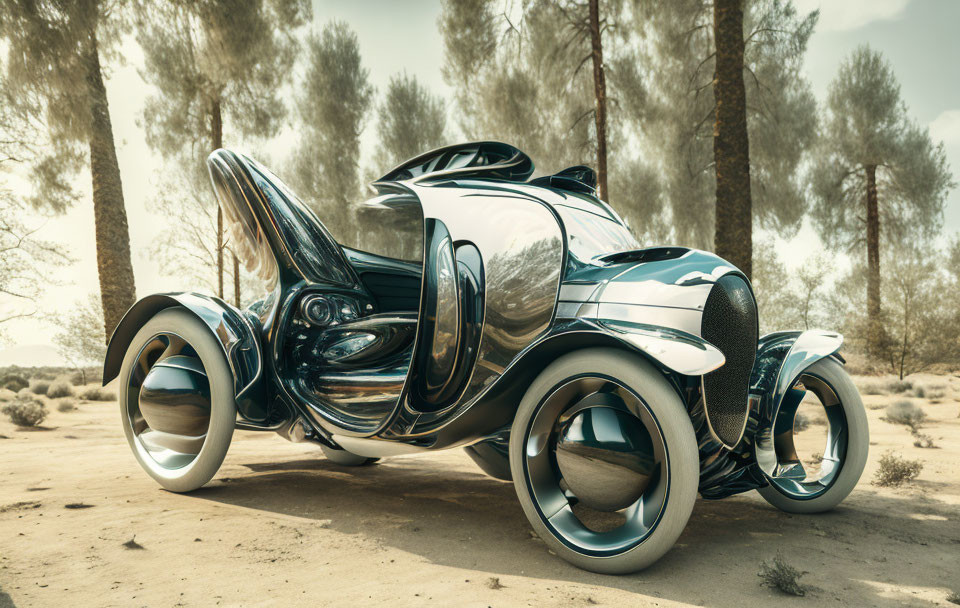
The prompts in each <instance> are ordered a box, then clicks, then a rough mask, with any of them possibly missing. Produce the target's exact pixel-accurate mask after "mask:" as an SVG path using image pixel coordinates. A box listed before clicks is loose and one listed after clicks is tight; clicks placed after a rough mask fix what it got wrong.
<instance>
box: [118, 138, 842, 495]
mask: <svg viewBox="0 0 960 608" xmlns="http://www.w3.org/2000/svg"><path fill="white" fill-rule="evenodd" d="M208 166H209V170H210V175H211V180H212V183H213V186H214V190H215V191H216V194H217V198H218V200H219V203H220V205H221V208H222V209H223V211H224V216H225V218H226V221H227V222H226V223H227V226H228V227H229V231H230V235H231V239H232V242H233V243H234V247H235V248H236V249H237V250H238V251H239V252H240V256H241V257H242V258H243V261H244V262H245V263H246V265H247V267H248V269H250V270H251V271H255V272H256V273H257V274H258V276H260V278H261V279H263V280H264V281H265V283H266V285H267V288H268V293H267V295H266V296H265V297H264V298H262V299H260V300H258V301H257V302H256V303H254V304H253V305H251V306H250V307H248V308H247V309H245V310H238V309H237V308H235V307H234V306H232V305H230V304H227V303H226V302H224V301H222V300H220V299H218V298H213V297H208V296H203V295H199V294H193V293H179V294H159V295H153V296H149V297H147V298H145V299H143V300H141V301H140V302H138V303H137V304H136V305H135V306H134V307H133V308H131V309H130V311H129V312H128V313H127V315H126V316H125V317H124V319H123V320H122V321H121V323H120V324H119V326H118V327H117V329H116V331H115V332H114V334H113V336H112V338H111V340H110V345H109V348H108V353H107V357H106V361H105V364H104V381H105V382H107V381H110V380H111V379H113V378H115V377H117V376H118V375H122V374H121V363H122V360H123V358H124V353H125V352H126V351H127V349H128V347H129V346H130V345H131V341H132V340H133V339H134V336H135V334H136V333H137V331H138V330H139V328H140V327H142V326H143V325H144V324H145V323H146V322H147V321H148V320H149V319H150V318H152V317H154V316H155V315H156V314H157V313H158V312H159V311H161V310H164V309H166V308H172V307H180V308H183V309H185V310H187V311H189V313H191V314H192V315H193V316H195V317H196V318H198V319H200V320H201V321H202V322H203V323H204V324H205V325H206V327H207V328H208V329H209V331H210V333H211V334H212V335H214V336H215V337H216V339H217V341H218V343H219V344H220V345H221V347H222V350H223V354H224V356H225V357H226V360H227V361H228V363H229V367H230V371H231V373H232V374H233V379H234V397H235V400H236V405H237V413H238V420H237V426H238V427H239V428H242V429H247V430H270V431H277V432H280V433H281V434H282V435H283V436H285V437H286V438H288V439H291V440H294V441H302V440H310V441H315V442H318V443H320V444H322V445H324V446H326V448H328V449H334V450H346V451H347V452H349V453H351V454H356V455H359V456H362V457H370V458H376V457H382V456H389V455H393V454H402V453H408V452H416V451H425V450H436V449H444V448H452V447H466V448H467V450H468V453H469V454H470V455H471V457H473V458H474V460H476V461H477V462H478V464H480V466H481V467H482V468H483V469H484V470H485V471H487V472H488V473H489V474H491V475H494V476H496V477H500V478H509V476H510V465H509V464H508V447H507V446H508V442H509V436H510V430H511V424H512V423H513V421H514V418H515V415H516V411H517V406H518V403H519V402H520V400H521V398H522V397H523V395H524V392H525V391H526V390H527V388H528V387H529V386H530V384H531V382H533V380H534V379H535V378H536V377H537V376H538V374H540V373H541V372H542V371H543V370H544V369H545V368H547V366H548V365H550V363H551V362H553V361H554V360H556V359H557V358H558V357H560V356H562V355H564V354H565V353H569V352H572V351H577V350H579V349H585V348H594V347H605V348H611V349H619V350H620V351H623V352H625V353H633V354H635V355H640V356H642V357H643V358H645V359H647V360H648V361H649V362H651V363H652V364H653V365H654V366H655V367H656V369H658V370H659V371H660V372H661V373H662V374H663V376H664V377H665V378H667V379H668V381H669V383H670V386H671V387H672V388H673V389H674V390H675V391H676V393H677V395H678V396H679V398H680V400H681V401H682V403H683V404H684V405H685V407H686V409H687V413H688V414H689V417H690V420H691V422H692V424H693V428H694V431H695V433H696V439H697V442H698V449H699V458H700V482H699V491H700V494H701V495H702V496H704V497H707V498H719V497H722V496H726V495H729V494H734V493H738V492H744V491H747V490H750V489H753V488H758V487H762V486H766V485H767V484H768V483H770V480H771V479H775V478H777V477H778V476H779V477H784V478H792V476H793V475H794V473H793V472H795V471H796V470H797V469H796V466H797V465H798V463H796V462H794V460H795V458H793V460H791V454H790V453H789V452H790V451H791V449H790V446H792V443H790V444H789V445H787V443H784V442H780V441H779V440H778V437H779V436H780V435H781V434H782V433H783V432H785V431H784V429H787V430H789V429H792V424H793V416H794V414H795V412H796V407H797V405H798V403H799V402H798V401H797V394H796V393H797V389H796V386H797V385H798V381H799V378H800V377H801V376H802V375H803V374H804V372H805V370H807V369H808V368H809V367H810V366H811V365H813V364H814V363H816V362H817V361H819V360H821V359H824V358H828V357H836V358H839V355H838V354H837V351H838V349H839V348H840V346H841V344H842V338H841V336H839V335H838V334H835V333H830V332H823V331H805V332H778V333H775V334H770V335H767V336H762V337H760V336H758V324H757V311H756V303H755V299H754V296H753V292H752V287H751V286H750V283H749V281H748V280H747V278H746V277H745V276H744V275H743V274H742V273H741V272H740V271H739V270H738V269H737V268H735V267H733V266H732V265H731V264H729V263H728V262H726V261H724V260H723V259H721V258H719V257H717V256H715V255H713V254H711V253H708V252H705V251H698V250H694V249H689V248H685V247H649V248H643V247H641V246H640V245H639V243H637V242H636V240H635V239H634V237H633V235H632V234H631V232H630V230H629V228H628V227H627V226H626V224H625V223H624V222H623V221H622V220H621V219H620V218H619V217H618V216H617V214H616V213H615V212H614V210H613V209H612V208H611V207H610V206H609V205H607V204H606V203H604V202H603V201H601V200H599V199H598V198H597V197H596V196H595V193H594V185H595V177H594V175H593V172H592V171H591V170H590V169H588V168H586V167H573V168H571V169H568V170H565V171H562V172H560V173H558V174H555V175H551V176H545V177H539V178H536V179H532V180H531V179H530V176H531V175H532V173H533V163H532V161H531V160H530V159H529V158H528V157H527V156H526V155H525V154H523V153H522V152H520V151H519V150H517V149H516V148H513V147H511V146H508V145H506V144H501V143H496V142H479V143H472V144H464V145H458V146H450V147H447V148H442V149H439V150H435V151H432V152H428V153H426V154H424V155H422V156H420V157H417V158H414V159H412V160H410V161H408V162H406V163H404V164H402V165H401V166H399V167H397V168H395V169H394V170H392V171H390V172H389V173H387V174H386V175H384V176H383V177H382V178H380V179H379V180H377V181H376V182H374V183H373V184H372V188H373V190H374V191H375V195H374V196H373V198H371V199H370V200H369V201H367V202H366V203H364V205H363V209H364V210H367V211H376V212H384V213H386V214H388V215H389V214H390V213H402V214H405V216H414V217H420V218H422V220H420V221H422V242H423V255H422V258H421V259H420V260H417V261H408V260H403V259H398V258H393V257H387V256H383V255H377V254H373V253H369V252H365V251H360V250H358V249H352V248H349V247H344V246H342V245H341V244H339V243H338V242H337V241H336V240H335V239H334V238H333V236H332V235H331V234H330V232H328V231H327V229H326V228H325V227H324V225H323V224H322V223H321V222H320V220H318V219H317V217H316V216H315V215H314V214H313V212H312V211H311V210H310V209H309V208H308V207H307V206H305V205H304V204H303V203H302V202H300V200H299V199H297V197H296V196H294V195H293V194H292V193H291V192H290V191H289V190H288V189H287V187H286V186H284V185H283V183H282V182H281V181H280V180H279V179H278V178H276V176H274V175H273V174H272V173H270V172H269V171H267V170H266V169H265V168H263V167H262V166H260V165H259V164H257V163H256V162H255V161H252V160H251V159H249V158H247V157H244V156H242V155H239V154H236V153H234V152H230V151H228V150H218V151H216V152H214V153H213V154H211V156H210V158H209V160H208ZM181 356H182V355H181ZM174 363H176V362H174ZM149 365H150V363H149V361H146V360H145V361H144V363H143V364H142V366H141V367H144V368H146V367H149ZM168 367H170V366H169V365H168V366H166V367H164V369H163V370H162V371H161V372H157V374H161V373H162V374H166V375H167V376H170V374H172V373H173V372H170V371H169V369H167V368H168ZM155 369H156V368H155ZM145 373H146V374H147V377H146V380H142V383H143V386H146V387H149V389H150V390H149V391H145V390H140V392H141V393H144V394H146V392H149V395H148V397H149V399H150V402H149V403H148V404H147V405H146V406H142V407H141V409H145V412H146V413H145V415H148V414H149V413H150V412H154V411H156V409H157V408H158V407H159V406H158V405H156V404H157V403H163V402H164V400H163V396H162V395H160V396H157V395H158V394H159V393H158V391H159V392H162V386H161V385H162V378H161V377H160V376H159V375H154V376H151V374H154V372H153V371H152V370H151V371H145ZM184 373H186V372H184ZM190 373H193V372H190ZM194 375H195V374H194ZM192 378H193V376H191V379H192ZM126 381H127V380H126V379H124V378H121V382H126ZM191 381H192V380H191ZM138 382H140V380H138ZM138 386H139V384H138ZM138 390H139V389H138ZM176 390H181V389H180V388H178V387H171V388H170V391H171V395H173V393H174V392H175V391H176ZM618 390H619V389H618ZM802 392H803V391H800V393H802ZM131 394H132V395H135V394H136V393H131ZM198 394H199V392H198ZM801 397H802V394H801ZM133 398H134V397H131V399H133ZM145 398H146V397H144V396H142V395H141V397H140V399H141V400H143V399H145ZM171 398H172V397H171ZM630 399H632V398H630ZM630 399H628V401H629V400H630ZM784 404H786V406H785V405H784ZM131 407H133V406H131ZM151 408H152V409H151ZM134 409H136V408H134ZM581 409H582V408H581ZM628 409H629V408H628ZM633 410H637V411H640V410H643V408H642V407H641V406H640V405H639V404H637V405H634V406H633ZM558 411H559V410H558ZM624 411H627V410H621V411H620V413H617V412H612V413H611V412H609V411H608V412H606V413H604V412H600V413H597V412H588V413H587V414H584V416H582V418H581V419H579V421H578V424H579V425H581V426H583V427H584V428H587V427H592V426H598V425H602V424H605V425H610V424H613V425H614V426H615V425H616V424H618V422H617V421H618V420H626V419H627V418H628V416H627V417H625V414H623V412H624ZM643 411H646V410H643ZM638 416H639V415H638ZM643 416H645V417H649V416H648V414H646V413H645V414H643ZM639 419H640V418H631V420H633V422H624V423H623V426H621V427H620V428H619V430H617V432H615V433H613V436H616V437H618V438H619V439H617V442H619V443H616V442H615V443H616V445H618V446H620V447H617V448H615V449H617V450H621V451H622V450H627V449H628V448H629V446H630V445H632V444H631V441H632V440H631V437H632V436H634V435H635V433H634V432H633V430H632V427H631V426H630V425H631V424H634V425H636V424H638V422H637V420H639ZM578 428H579V427H578ZM838 428H839V427H838ZM158 436H161V435H159V434H158ZM161 437H162V436H161ZM833 440H834V441H835V442H836V443H837V444H838V445H839V443H840V442H842V441H843V440H844V438H843V437H842V432H838V433H837V436H836V437H834V438H833ZM590 441H591V440H590V439H589V433H588V434H582V433H581V434H579V435H578V434H575V433H574V434H571V433H570V432H569V429H568V432H565V433H564V434H563V435H562V437H560V440H559V442H558V447H557V457H556V458H557V460H558V461H559V463H560V464H559V466H560V467H561V469H562V468H563V467H564V466H567V467H568V468H570V467H575V466H576V463H577V462H578V461H577V458H579V456H577V454H579V453H580V452H582V450H583V449H589V448H591V446H590V445H586V448H585V443H586V444H589V443H590ZM781 444H782V445H781ZM624 446H627V447H624ZM593 447H596V446H593ZM629 449H633V448H629ZM657 449H660V448H657ZM578 450H579V451H580V452H578ZM565 462H566V463H573V464H567V465H564V463H565ZM537 466H540V465H537ZM801 469H802V467H801ZM571 470H572V469H571ZM791 471H793V472H791ZM631 475H632V477H631V478H635V477H636V475H635V474H631ZM570 478H571V479H575V478H576V479H577V480H578V481H577V482H576V484H574V485H577V484H579V485H580V486H581V487H586V486H588V485H590V483H591V481H592V480H590V479H589V476H586V477H585V476H583V475H581V476H580V477H577V476H576V475H573V474H571V476H570ZM606 499H609V500H606ZM633 500H636V493H631V492H627V493H626V494H624V495H622V496H619V495H617V494H616V493H614V494H612V495H611V496H609V497H603V496H597V497H595V500H594V502H595V503H597V504H614V505H621V506H622V505H624V504H628V503H630V502H631V501H633Z"/></svg>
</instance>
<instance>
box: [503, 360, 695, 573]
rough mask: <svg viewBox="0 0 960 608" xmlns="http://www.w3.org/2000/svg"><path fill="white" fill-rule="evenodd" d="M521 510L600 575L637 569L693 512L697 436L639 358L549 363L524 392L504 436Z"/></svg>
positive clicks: (557, 546)
mask: <svg viewBox="0 0 960 608" xmlns="http://www.w3.org/2000/svg"><path fill="white" fill-rule="evenodd" d="M510 468H511V471H512V475H513V480H514V486H515V488H516V491H517V495H518V497H519V499H520V503H521V505H522V506H523V510H524V513H525V514H526V515H527V518H528V519H529V520H530V524H531V525H532V526H533V528H534V530H535V531H536V532H537V534H538V535H539V536H540V538H542V539H543V540H544V542H546V544H547V545H548V546H549V547H550V548H551V549H552V550H553V551H555V552H556V553H557V554H558V555H559V556H561V557H562V558H563V559H565V560H567V561H569V562H571V563H573V564H574V565H576V566H579V567H581V568H584V569H586V570H591V571H594V572H601V573H605V574H623V573H629V572H635V571H637V570H641V569H643V568H646V567H647V566H649V565H650V564H652V563H654V562H655V561H657V560H658V559H659V558H660V557H661V556H662V555H663V554H664V553H666V552H667V551H668V550H669V549H670V548H671V547H672V546H673V545H674V543H675V542H676V540H677V538H678V537H679V536H680V533H681V532H682V531H683V529H684V527H685V526H686V524H687V520H688V519H689V517H690V513H691V512H692V510H693V505H694V503H695V501H696V497H697V485H698V481H699V459H698V452H697V442H696V437H695V435H694V431H693V426H692V424H691V423H690V418H689V416H688V415H687V412H686V410H685V409H684V407H683V404H682V402H681V400H680V397H679V396H678V395H677V393H676V391H674V390H673V388H671V386H670V385H669V384H668V383H667V381H666V379H665V378H664V376H663V374H661V373H660V372H658V371H657V370H656V369H655V368H654V367H653V366H652V365H651V364H650V363H649V362H648V361H647V360H645V359H643V358H642V357H639V356H637V355H632V354H628V353H625V352H623V351H619V350H613V349H585V350H582V351H578V352H575V353H571V354H569V355H566V356H564V357H561V358H560V359H557V360H556V361H555V362H554V363H552V364H551V365H550V366H549V367H547V369H545V370H544V371H543V372H542V373H541V374H540V375H539V376H538V377H537V379H536V380H535V381H534V382H533V384H532V385H531V386H530V388H529V389H528V390H527V392H526V394H525V395H524V397H523V400H522V401H521V403H520V407H519V409H518V411H517V416H516V419H515V420H514V423H513V427H512V430H511V436H510Z"/></svg>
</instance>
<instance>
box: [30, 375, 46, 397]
mask: <svg viewBox="0 0 960 608" xmlns="http://www.w3.org/2000/svg"><path fill="white" fill-rule="evenodd" d="M49 389H50V381H49V380H42V379H40V380H37V379H34V380H32V381H30V391H31V392H33V394H34V395H46V394H47V391H48V390H49Z"/></svg>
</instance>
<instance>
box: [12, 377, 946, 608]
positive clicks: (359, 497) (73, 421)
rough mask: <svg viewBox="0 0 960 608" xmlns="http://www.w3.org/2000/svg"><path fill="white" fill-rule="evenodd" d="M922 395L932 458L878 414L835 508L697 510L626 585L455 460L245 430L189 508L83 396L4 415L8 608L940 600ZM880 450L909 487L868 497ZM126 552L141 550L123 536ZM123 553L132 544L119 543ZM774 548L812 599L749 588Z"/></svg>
mask: <svg viewBox="0 0 960 608" xmlns="http://www.w3.org/2000/svg"><path fill="white" fill-rule="evenodd" d="M927 379H929V380H935V381H937V382H939V383H941V384H943V383H947V384H948V390H947V394H946V396H945V397H943V398H941V399H939V400H937V401H938V402H936V403H932V402H931V401H930V400H929V399H920V398H915V399H913V401H914V402H915V403H917V404H918V405H920V406H921V407H922V408H923V409H924V410H925V411H926V413H927V414H928V416H929V421H928V422H927V423H926V424H925V425H924V428H923V432H925V433H927V434H929V435H930V436H931V437H933V438H934V441H935V443H936V445H937V446H938V447H937V448H935V449H930V448H917V447H914V446H913V438H912V437H911V436H910V434H909V432H908V431H907V430H906V429H905V428H904V427H902V426H897V425H893V424H889V423H887V422H884V421H882V420H881V417H882V415H883V410H882V408H883V406H885V405H886V404H887V403H890V402H892V401H895V400H898V399H903V398H904V397H903V395H868V396H865V397H864V401H865V403H866V404H867V406H868V414H869V418H870V424H871V432H872V438H871V454H870V461H869V463H868V465H867V470H866V472H865V473H864V476H863V478H862V480H861V482H860V485H859V486H858V488H857V489H856V490H855V491H854V493H853V494H852V495H851V496H850V497H849V498H848V499H847V501H846V502H845V503H844V504H842V505H841V506H840V508H838V509H837V510H835V511H834V512H831V513H828V514H822V515H814V516H796V515H788V514H785V513H781V512H779V511H777V510H775V509H774V508H772V507H770V506H768V505H767V504H766V503H765V502H764V501H763V499H762V498H760V496H759V495H758V494H756V493H755V492H751V493H748V494H744V495H740V496H735V497H731V498H728V499H725V500H722V501H706V500H700V501H698V503H697V506H696V508H695V510H694V512H693V516H692V517H691V519H690V523H689V525H688V526H687V529H686V531H685V532H684V534H683V535H682V537H681V538H680V541H679V542H678V544H677V545H676V547H674V549H673V550H672V551H670V552H669V553H668V554H667V555H666V556H665V557H664V558H663V559H662V560H661V561H660V562H659V563H657V564H656V565H655V566H654V567H652V568H650V569H648V570H646V571H644V572H641V573H639V574H635V575H631V576H602V575H597V574H592V573H589V572H584V571H582V570H578V569H576V568H574V567H573V566H571V565H569V564H567V563H566V562H563V561H561V560H560V559H559V558H557V557H556V556H554V555H551V554H550V553H549V552H548V551H547V549H546V547H545V546H544V544H543V543H542V542H541V541H540V540H539V539H537V538H536V537H535V536H534V535H533V533H532V532H531V529H530V527H529V525H528V524H527V521H526V520H525V518H524V516H523V513H522V512H521V510H520V506H519V504H518V503H517V500H516V497H515V495H514V491H513V487H512V485H511V484H509V483H504V482H501V481H497V480H494V479H490V478H488V477H486V476H484V475H483V474H482V473H481V472H480V471H479V469H477V468H476V466H475V465H474V464H473V462H472V461H471V460H470V459H469V458H468V457H467V456H466V455H465V454H464V453H463V452H462V450H454V451H448V452H442V453H437V454H427V455H417V456H407V457H397V458H392V459H388V460H383V461H381V462H380V463H378V464H376V465H374V466H371V467H365V468H359V469H348V468H343V467H339V466H336V465H334V464H332V463H329V462H327V461H325V460H324V459H323V457H322V455H321V453H320V450H319V448H318V447H316V446H314V445H310V444H291V443H288V442H286V441H284V440H283V439H281V438H280V437H278V436H276V435H274V434H258V433H250V432H237V433H236V435H235V437H234V442H233V445H232V447H231V449H230V453H229V454H228V455H227V459H226V462H225V463H224V466H223V468H222V469H221V471H220V473H219V474H218V476H217V477H216V478H215V479H214V481H212V482H211V483H210V484H208V486H207V487H205V488H203V489H201V490H199V491H197V492H194V493H192V494H189V495H178V494H173V493H170V492H166V491H164V490H162V489H160V488H159V487H158V486H157V485H156V484H155V483H154V482H153V481H152V480H151V479H150V478H149V477H148V476H147V475H146V474H144V473H143V472H142V471H141V470H140V468H139V466H138V465H137V463H136V462H135V460H134V459H133V456H132V455H131V454H130V452H129V449H128V447H127V445H126V442H125V440H124V437H123V433H122V431H121V429H120V425H119V411H118V407H117V404H116V403H93V402H84V403H81V404H80V405H79V411H75V412H67V413H61V412H58V411H56V408H55V407H53V406H52V405H53V404H51V406H50V409H51V414H50V416H49V418H48V419H47V420H46V421H45V422H44V428H43V429H41V430H25V429H20V428H18V427H15V426H14V425H12V424H11V423H10V422H9V421H8V420H6V418H5V417H4V419H3V420H2V421H0V436H2V438H0V608H6V607H9V606H18V607H26V606H65V605H69V606H301V605H303V606H306V605H310V606H327V605H331V606H361V605H384V604H389V605H393V606H425V605H437V606H451V605H458V606H587V605H591V606H592V605H601V606H688V605H691V606H718V607H726V606H730V607H738V608H739V607H741V606H747V605H753V606H768V605H775V604H777V605H779V604H781V603H783V604H790V605H798V606H799V605H803V606H952V605H953V604H951V603H949V602H948V600H947V597H948V596H949V595H950V594H951V593H952V592H960V418H958V413H960V378H958V377H952V376H951V377H932V376H931V377H927ZM887 450H894V451H896V452H897V453H899V454H902V455H903V456H905V457H907V458H911V459H921V460H922V461H923V463H924V468H923V471H922V473H921V474H920V476H919V478H918V479H916V480H915V481H912V482H909V483H907V484H905V485H904V486H902V487H900V488H895V489H891V488H880V487H877V486H875V485H872V483H871V480H872V478H873V474H874V471H875V470H876V467H877V460H878V459H879V457H880V456H881V455H882V454H883V453H884V452H885V451H887ZM134 539H135V540H134ZM131 541H133V542H131ZM778 551H779V552H782V554H783V556H784V558H785V559H786V561H787V562H788V563H790V564H791V565H793V566H795V567H796V568H798V569H800V570H802V571H805V572H806V573H805V574H804V575H803V577H802V578H801V583H803V584H805V585H806V586H807V593H806V596H805V597H802V598H800V597H790V596H785V595H782V594H780V593H778V592H777V591H775V590H772V589H769V588H767V587H764V586H762V585H761V581H760V578H759V577H758V575H757V572H758V569H759V565H760V562H761V561H763V560H768V559H770V558H772V557H773V556H774V555H776V553H777V552H778Z"/></svg>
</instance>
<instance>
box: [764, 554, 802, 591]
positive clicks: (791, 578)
mask: <svg viewBox="0 0 960 608" xmlns="http://www.w3.org/2000/svg"><path fill="white" fill-rule="evenodd" d="M804 574H806V572H801V571H799V570H797V569H796V568H794V567H793V566H791V565H790V564H788V563H787V562H786V561H784V559H783V555H782V554H781V553H777V555H776V556H775V557H774V558H773V560H771V561H770V562H766V561H764V562H761V564H760V572H758V573H757V576H759V577H760V578H761V579H763V582H762V584H763V585H766V586H767V587H770V588H771V589H776V590H777V591H779V592H781V593H785V594H787V595H796V596H799V597H802V596H804V595H806V593H807V591H806V589H804V587H803V585H801V584H800V577H801V576H803V575H804Z"/></svg>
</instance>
